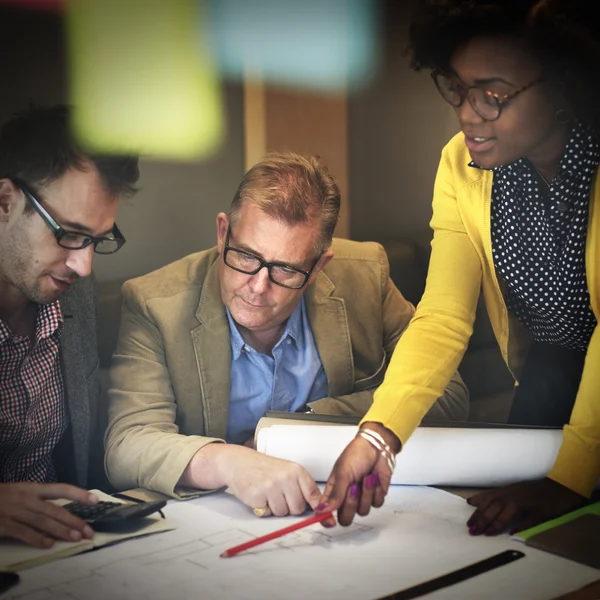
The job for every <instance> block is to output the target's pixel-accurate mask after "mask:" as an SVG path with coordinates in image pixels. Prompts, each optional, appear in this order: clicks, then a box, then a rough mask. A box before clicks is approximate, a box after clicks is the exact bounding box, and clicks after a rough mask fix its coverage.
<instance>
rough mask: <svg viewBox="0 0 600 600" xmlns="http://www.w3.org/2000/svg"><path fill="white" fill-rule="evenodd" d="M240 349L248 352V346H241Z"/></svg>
mask: <svg viewBox="0 0 600 600" xmlns="http://www.w3.org/2000/svg"><path fill="white" fill-rule="evenodd" d="M242 350H243V351H244V352H250V348H248V346H242Z"/></svg>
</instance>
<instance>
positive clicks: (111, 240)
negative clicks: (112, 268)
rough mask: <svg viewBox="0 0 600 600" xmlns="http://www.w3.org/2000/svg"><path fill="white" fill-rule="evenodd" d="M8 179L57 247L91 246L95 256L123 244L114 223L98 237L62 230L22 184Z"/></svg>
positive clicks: (76, 248) (123, 241)
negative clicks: (109, 229)
mask: <svg viewBox="0 0 600 600" xmlns="http://www.w3.org/2000/svg"><path fill="white" fill-rule="evenodd" d="M8 179H10V180H11V181H12V182H13V183H14V184H15V185H16V186H17V187H18V188H19V189H20V190H21V191H22V192H23V194H24V195H25V198H27V200H28V201H29V203H30V204H31V206H33V208H34V209H35V211H36V212H37V213H38V215H40V217H42V220H43V221H44V223H46V225H47V226H48V227H49V229H50V231H52V233H53V234H54V237H55V239H56V243H57V244H58V245H59V246H61V247H63V248H68V249H69V250H83V248H87V247H88V246H91V245H92V244H93V246H94V252H95V253H96V254H114V253H115V252H117V251H118V250H119V249H120V248H121V247H122V246H123V244H124V243H125V238H124V237H123V234H122V233H121V232H120V231H119V228H118V227H117V224H116V223H115V225H114V226H113V228H112V231H111V232H110V233H109V234H108V235H105V236H100V237H96V236H93V235H88V234H85V233H79V232H77V231H68V230H67V229H64V228H63V227H61V226H60V225H59V224H58V222H57V221H56V219H55V218H54V217H53V216H52V215H51V214H50V213H49V212H48V211H47V210H46V209H45V208H44V206H43V205H42V203H41V202H40V201H39V200H38V199H37V198H36V197H35V196H34V195H33V193H32V192H31V191H30V190H29V189H28V188H27V186H26V185H25V183H24V182H22V181H20V180H19V179H14V178H8Z"/></svg>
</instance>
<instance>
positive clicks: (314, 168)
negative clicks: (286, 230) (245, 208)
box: [229, 152, 340, 254]
mask: <svg viewBox="0 0 600 600" xmlns="http://www.w3.org/2000/svg"><path fill="white" fill-rule="evenodd" d="M245 202H252V203H253V204H255V205H256V206H257V207H258V208H260V209H261V210H262V211H263V212H264V213H265V214H267V215H269V216H270V217H272V218H274V219H277V220H280V221H283V222H285V223H287V224H289V225H295V224H297V223H307V222H309V221H311V220H313V219H316V220H318V221H319V223H320V233H319V240H318V242H317V248H315V250H316V251H317V253H319V254H320V253H322V252H323V251H325V250H326V249H327V248H329V246H330V245H331V240H332V238H333V232H334V230H335V226H336V224H337V221H338V217H339V213H340V190H339V188H338V186H337V184H336V183H335V180H334V179H333V177H332V176H331V175H330V173H329V171H328V169H327V167H325V166H324V165H322V164H321V163H320V162H319V157H317V156H310V157H304V156H301V155H300V154H296V153H294V152H276V153H271V154H268V155H267V156H266V157H265V158H264V159H263V160H261V161H260V162H259V163H257V164H256V165H254V166H253V167H252V168H251V169H250V170H249V171H248V172H247V173H246V174H245V175H244V178H243V179H242V182H241V183H240V186H239V187H238V189H237V192H236V194H235V196H234V198H233V201H232V202H231V207H230V211H229V220H230V222H231V223H232V224H235V221H236V219H237V217H238V214H239V211H240V208H241V206H242V204H243V203H245Z"/></svg>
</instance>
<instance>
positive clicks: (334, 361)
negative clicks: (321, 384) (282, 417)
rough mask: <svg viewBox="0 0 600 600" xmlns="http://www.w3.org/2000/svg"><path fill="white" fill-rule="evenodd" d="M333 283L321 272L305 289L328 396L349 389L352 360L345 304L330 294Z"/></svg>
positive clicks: (352, 372)
mask: <svg viewBox="0 0 600 600" xmlns="http://www.w3.org/2000/svg"><path fill="white" fill-rule="evenodd" d="M334 291H335V286H334V285H333V282H332V281H331V279H329V277H327V275H326V274H325V273H324V272H323V271H321V272H320V273H319V275H318V277H317V279H316V281H315V282H314V284H313V285H312V286H311V287H310V288H309V289H308V290H307V291H306V295H305V299H306V307H307V310H308V318H309V320H310V325H311V329H312V332H313V336H314V338H315V343H316V345H317V350H318V351H319V356H320V357H321V362H322V363H323V368H324V369H325V374H326V375H327V382H328V384H329V396H341V395H343V394H349V393H351V392H352V389H353V385H354V359H353V357H352V343H351V340H350V331H349V329H348V320H347V317H346V307H345V304H344V300H343V299H342V298H336V297H335V296H333V292H334Z"/></svg>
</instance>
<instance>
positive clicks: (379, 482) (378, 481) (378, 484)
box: [373, 471, 381, 487]
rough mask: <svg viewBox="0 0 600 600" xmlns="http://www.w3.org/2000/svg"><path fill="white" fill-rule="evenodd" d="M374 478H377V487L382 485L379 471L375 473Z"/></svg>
mask: <svg viewBox="0 0 600 600" xmlns="http://www.w3.org/2000/svg"><path fill="white" fill-rule="evenodd" d="M373 479H375V487H379V486H380V485H381V479H379V473H378V472H377V471H375V473H373Z"/></svg>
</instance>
